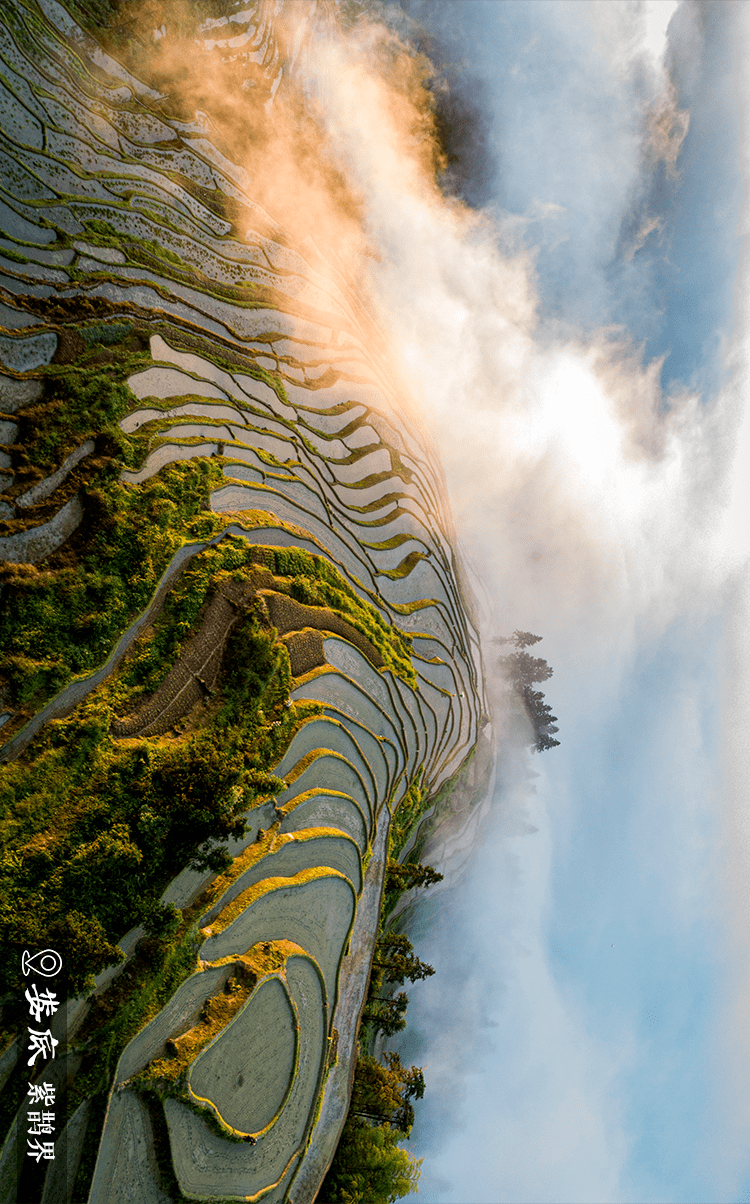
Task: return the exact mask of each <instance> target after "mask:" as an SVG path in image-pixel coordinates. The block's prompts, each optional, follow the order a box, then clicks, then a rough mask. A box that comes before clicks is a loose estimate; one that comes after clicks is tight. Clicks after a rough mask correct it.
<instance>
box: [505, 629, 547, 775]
mask: <svg viewBox="0 0 750 1204" xmlns="http://www.w3.org/2000/svg"><path fill="white" fill-rule="evenodd" d="M541 638H542V637H541V636H540V635H532V633H531V632H530V631H514V632H513V635H511V636H506V637H504V638H503V639H499V640H496V641H495V643H496V644H514V645H515V648H516V651H515V652H511V653H510V655H509V656H501V657H500V665H501V666H502V668H503V670H504V671H505V673H506V674H507V676H508V680H509V682H510V685H511V689H512V690H513V691H514V693H515V695H516V697H517V698H518V700H519V702H520V703H521V704H522V706H523V707H524V710H525V711H526V714H527V715H528V717H529V719H530V720H531V725H532V727H533V729H534V742H533V744H532V748H533V749H534V751H535V752H544V751H545V750H546V749H548V748H556V747H557V746H558V745H559V743H560V741H559V740H555V739H554V733H555V732H557V731H559V728H557V727H556V726H555V724H556V723H557V715H553V714H552V707H551V706H550V705H549V703H548V702H545V701H544V694H543V693H542V691H541V690H534V689H533V686H534V684H535V683H536V682H541V681H548V680H549V678H550V677H551V676H552V668H551V667H550V665H548V664H547V662H546V660H544V659H543V658H542V657H541V656H532V655H531V654H530V653H529V652H527V651H526V649H527V648H529V647H531V646H532V645H533V644H538V643H539V641H540V640H541Z"/></svg>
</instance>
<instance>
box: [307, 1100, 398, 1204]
mask: <svg viewBox="0 0 750 1204" xmlns="http://www.w3.org/2000/svg"><path fill="white" fill-rule="evenodd" d="M398 1141H399V1135H398V1133H396V1132H394V1131H393V1129H392V1128H391V1126H390V1125H388V1124H382V1125H377V1126H373V1125H370V1124H368V1122H367V1121H366V1120H361V1119H359V1118H358V1117H355V1116H350V1117H349V1118H348V1120H347V1122H346V1124H345V1126H344V1131H343V1133H342V1135H341V1140H340V1141H339V1145H338V1148H337V1150H336V1157H335V1158H334V1160H333V1163H332V1164H331V1168H330V1170H329V1171H328V1174H327V1175H326V1177H325V1179H324V1181H323V1185H322V1187H321V1190H320V1197H319V1198H320V1199H321V1200H325V1201H326V1204H394V1201H396V1200H400V1199H402V1198H403V1197H404V1196H409V1195H411V1194H412V1193H413V1192H415V1191H416V1190H417V1183H418V1181H419V1174H420V1167H421V1165H422V1159H421V1158H420V1159H416V1158H414V1157H413V1156H412V1155H411V1154H410V1153H409V1152H408V1151H407V1150H404V1149H401V1147H400V1146H399V1144H398Z"/></svg>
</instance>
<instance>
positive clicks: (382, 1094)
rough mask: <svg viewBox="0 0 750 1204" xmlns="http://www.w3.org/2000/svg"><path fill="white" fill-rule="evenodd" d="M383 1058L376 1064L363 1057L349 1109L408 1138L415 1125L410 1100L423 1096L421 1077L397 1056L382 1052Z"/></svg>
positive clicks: (413, 1067)
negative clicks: (387, 1125)
mask: <svg viewBox="0 0 750 1204" xmlns="http://www.w3.org/2000/svg"><path fill="white" fill-rule="evenodd" d="M383 1058H384V1061H383V1062H378V1061H377V1060H376V1059H375V1058H373V1057H370V1055H369V1054H365V1055H364V1056H363V1057H361V1058H360V1059H359V1060H358V1062H357V1069H356V1072H355V1075H354V1087H353V1089H352V1101H351V1108H352V1111H353V1112H354V1113H355V1114H356V1115H357V1116H361V1117H365V1118H366V1119H369V1120H371V1121H373V1122H377V1123H378V1124H389V1125H391V1127H392V1128H394V1129H397V1130H398V1131H399V1132H401V1133H406V1134H407V1135H408V1133H409V1131H410V1130H411V1127H412V1125H413V1124H414V1108H413V1107H412V1105H411V1103H410V1100H412V1099H422V1097H423V1096H424V1090H425V1084H424V1075H423V1073H422V1069H421V1067H419V1066H410V1067H409V1068H408V1069H407V1067H406V1066H404V1065H403V1064H402V1062H401V1058H400V1057H399V1055H398V1054H397V1053H391V1052H388V1053H385V1054H384V1055H383Z"/></svg>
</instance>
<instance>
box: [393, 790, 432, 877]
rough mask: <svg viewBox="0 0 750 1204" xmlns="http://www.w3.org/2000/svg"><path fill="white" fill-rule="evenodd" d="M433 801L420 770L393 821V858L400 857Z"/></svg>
mask: <svg viewBox="0 0 750 1204" xmlns="http://www.w3.org/2000/svg"><path fill="white" fill-rule="evenodd" d="M430 803H431V800H430V799H429V796H428V794H427V791H426V789H425V786H424V770H423V769H420V770H419V771H418V772H417V775H416V777H415V778H414V780H413V782H412V783H411V785H410V786H409V789H408V790H407V791H406V794H405V795H404V797H403V798H402V800H401V802H400V803H399V805H398V809H397V810H396V813H395V815H394V816H393V818H392V819H391V830H390V833H389V837H390V849H391V856H392V857H398V856H399V854H400V853H401V852H402V851H403V849H404V847H405V846H406V842H407V841H408V839H409V837H410V835H411V834H412V832H413V831H414V828H415V825H416V824H417V823H418V822H419V820H420V819H421V817H422V816H423V815H424V813H425V811H427V809H428V807H429V806H430Z"/></svg>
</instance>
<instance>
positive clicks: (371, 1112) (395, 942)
mask: <svg viewBox="0 0 750 1204" xmlns="http://www.w3.org/2000/svg"><path fill="white" fill-rule="evenodd" d="M442 877H443V875H442V874H439V873H437V871H436V870H434V869H433V868H432V866H430V865H421V864H417V863H405V864H402V863H400V862H397V861H393V860H390V859H389V861H388V866H387V869H386V877H385V891H384V896H383V912H384V913H385V914H387V913H388V912H389V911H390V910H391V909H392V907H393V903H394V901H395V899H397V898H398V896H399V895H400V894H401V893H402V892H403V891H407V890H411V889H412V888H413V887H415V886H423V887H426V886H431V885H432V884H433V883H435V882H440V881H441V880H442ZM434 973H435V971H434V969H433V967H432V966H430V965H428V964H427V963H426V962H422V961H420V960H419V958H418V957H417V956H416V954H415V953H414V946H413V945H412V943H411V941H410V940H409V938H408V937H407V936H406V935H405V934H404V933H401V932H392V931H388V930H382V929H381V932H380V935H379V936H378V939H377V941H376V943H375V951H374V955H373V961H372V974H371V977H370V989H369V992H368V996H367V1001H366V1003H365V1008H364V1012H363V1022H364V1023H363V1032H362V1036H361V1037H360V1046H362V1045H364V1046H366V1047H367V1046H369V1048H370V1051H371V1050H372V1046H373V1044H374V1041H375V1038H376V1036H377V1034H378V1033H382V1034H383V1035H384V1036H387V1037H388V1036H393V1035H394V1034H395V1033H397V1032H399V1030H401V1029H403V1028H404V1027H405V1026H406V1007H407V1004H408V999H407V996H406V993H405V992H404V991H399V993H398V995H396V996H395V997H391V996H389V995H388V993H387V991H388V984H391V985H393V986H400V985H403V983H404V982H405V980H406V979H408V980H409V981H410V982H417V981H418V980H420V979H424V978H429V977H430V976H431V975H432V974H434ZM424 1091H425V1082H424V1074H423V1073H422V1069H421V1067H419V1066H409V1067H406V1066H404V1065H403V1064H402V1062H401V1058H400V1057H399V1055H398V1054H397V1053H394V1052H391V1051H387V1052H385V1053H384V1054H383V1057H382V1059H381V1060H380V1061H378V1059H377V1058H375V1057H373V1056H372V1052H361V1053H360V1054H359V1057H358V1058H357V1065H356V1069H355V1072H354V1084H353V1087H352V1096H351V1101H350V1105H349V1112H348V1115H347V1118H346V1124H345V1125H344V1129H343V1132H342V1134H341V1138H340V1140H339V1144H338V1147H337V1149H336V1156H335V1158H334V1160H333V1162H332V1164H331V1167H330V1169H329V1171H328V1174H327V1175H326V1177H325V1179H324V1181H323V1184H322V1187H321V1190H320V1196H319V1199H321V1200H325V1201H326V1204H393V1202H394V1201H396V1200H400V1199H401V1198H402V1197H403V1196H408V1195H410V1194H412V1193H413V1192H415V1191H416V1190H417V1183H418V1180H419V1174H420V1167H421V1165H422V1159H421V1158H420V1159H416V1158H414V1157H413V1155H411V1154H410V1153H409V1152H408V1150H405V1149H403V1148H402V1147H401V1146H400V1145H399V1142H401V1141H403V1139H404V1138H407V1139H408V1137H409V1134H410V1133H411V1129H412V1125H413V1124H414V1106H413V1103H412V1100H415V1099H422V1097H423V1096H424Z"/></svg>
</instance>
